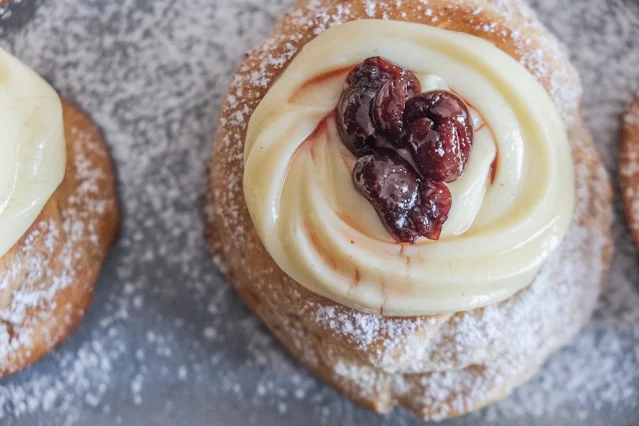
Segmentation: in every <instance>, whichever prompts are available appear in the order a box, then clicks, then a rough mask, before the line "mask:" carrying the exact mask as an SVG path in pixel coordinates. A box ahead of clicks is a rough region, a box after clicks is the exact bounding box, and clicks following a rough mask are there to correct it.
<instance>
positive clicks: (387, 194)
mask: <svg viewBox="0 0 639 426" xmlns="http://www.w3.org/2000/svg"><path fill="white" fill-rule="evenodd" d="M353 182H354V184H355V188H356V189H357V190H358V191H359V192H360V193H361V194H362V195H364V197H366V199H367V200H368V201H369V202H370V203H371V204H372V205H373V207H374V208H375V210H376V211H377V214H378V215H379V216H380V218H381V219H382V221H383V222H384V224H385V225H386V228H387V229H388V231H389V232H390V233H391V234H392V235H394V236H395V237H396V238H397V239H398V240H399V241H400V242H402V243H411V244H412V243H414V242H415V240H416V239H417V238H419V237H420V236H423V237H426V238H429V239H439V236H440V234H441V230H442V226H443V225H444V222H445V221H446V219H448V212H449V211H450V207H451V204H452V197H451V195H450V192H449V191H448V188H447V187H446V185H444V184H443V183H441V182H433V181H430V180H426V181H423V182H422V181H420V179H419V178H418V176H417V174H416V173H415V171H414V170H413V168H412V167H411V165H410V164H409V163H408V162H407V161H406V160H404V159H403V158H402V157H401V156H399V155H398V154H397V153H395V152H394V151H392V150H388V149H383V150H381V149H380V150H377V152H375V153H374V154H370V155H366V156H363V157H361V158H360V159H359V160H357V163H356V164H355V169H354V170H353Z"/></svg>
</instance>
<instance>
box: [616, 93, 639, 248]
mask: <svg viewBox="0 0 639 426" xmlns="http://www.w3.org/2000/svg"><path fill="white" fill-rule="evenodd" d="M619 186H620V187H621V199H622V200H623V206H624V212H625V214H626V219H627V220H628V225H629V226H630V231H631V233H632V237H633V238H634V240H635V244H637V245H638V246H639V96H637V97H636V98H634V100H633V101H632V102H631V103H630V105H628V108H627V110H626V112H625V113H624V115H623V122H622V124H621V153H620V165H619Z"/></svg>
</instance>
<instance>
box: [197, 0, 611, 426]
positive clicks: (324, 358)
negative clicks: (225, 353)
mask: <svg viewBox="0 0 639 426" xmlns="http://www.w3.org/2000/svg"><path fill="white" fill-rule="evenodd" d="M581 92H582V88H581V85H580V82H579V78H578V75H577V73H576V71H575V69H574V68H573V66H572V65H571V64H570V63H569V61H568V58H567V55H566V54H565V52H564V51H563V50H562V48H561V47H560V46H559V45H558V43H557V41H556V40H555V38H554V37H553V36H552V35H551V34H550V33H549V32H548V31H547V30H546V29H545V28H544V27H542V26H541V25H540V24H539V22H538V21H537V18H536V17H535V15H534V13H533V12H532V11H531V10H530V9H529V8H528V7H527V6H526V5H525V4H524V3H522V2H519V1H474V0H473V1H471V0H467V1H461V0H460V1H454V2H451V1H449V0H446V1H437V0H429V1H428V2H423V1H420V0H403V1H399V2H398V1H394V0H393V1H391V0H388V1H375V2H371V1H365V0H347V1H332V0H319V1H318V0H313V1H310V0H308V1H307V0H302V1H300V2H298V3H297V5H296V6H294V7H293V8H292V9H291V10H290V11H289V12H288V13H287V14H286V16H285V17H284V18H283V19H282V21H280V23H279V24H278V25H277V27H276V29H275V31H274V33H273V34H272V35H271V36H270V37H269V38H268V39H267V40H266V41H265V42H264V43H262V44H261V45H260V46H258V47H257V48H256V49H254V50H252V51H251V52H250V53H249V54H248V55H247V57H246V59H245V61H244V62H243V63H242V64H241V65H240V67H239V69H238V71H237V74H236V76H235V79H234V80H233V83H232V85H231V88H230V90H229V94H228V96H227V99H226V102H225V103H224V106H223V109H222V112H221V119H220V124H219V129H218V133H217V135H216V138H215V150H214V155H213V159H212V162H211V176H210V181H211V184H210V185H211V187H210V191H209V198H208V203H209V206H208V212H209V226H208V229H209V234H210V235H209V240H210V244H211V246H212V248H213V251H214V254H215V260H216V261H217V263H218V264H219V265H220V267H221V269H222V270H223V271H224V272H225V273H226V275H227V276H228V279H229V281H230V283H231V284H232V285H233V287H234V288H235V290H236V291H237V293H238V294H239V295H240V297H241V298H242V299H243V300H244V302H245V303H246V304H247V306H248V307H249V308H250V309H251V310H252V311H254V312H255V313H256V314H257V315H258V316H259V317H260V318H261V319H262V320H263V321H264V323H265V324H266V325H267V326H268V327H269V328H270V329H271V330H272V331H273V333H274V334H275V335H276V336H277V337H278V339H279V340H280V341H281V342H282V344H283V345H284V346H285V347H286V348H287V349H288V350H289V351H290V352H291V353H292V354H293V356H294V357H296V358H297V359H298V360H299V361H300V362H301V363H302V364H304V365H305V366H306V367H307V368H308V369H309V370H310V371H312V372H313V373H314V374H316V375H317V376H319V377H321V378H323V379H324V380H326V381H327V382H328V383H330V384H331V385H332V386H334V387H335V388H336V389H337V390H339V391H340V392H342V393H343V394H344V395H346V396H347V397H349V398H351V399H352V400H354V401H355V402H357V403H359V404H361V405H364V406H366V407H368V408H370V409H373V410H375V411H378V412H387V411H390V410H391V409H392V408H393V407H396V406H403V407H405V408H407V409H409V410H411V411H413V412H415V413H416V414H418V415H419V416H421V417H423V418H425V419H443V418H446V417H451V416H457V415H461V414H464V413H466V412H468V411H471V410H474V409H477V408H479V407H482V406H484V405H486V404H489V403H491V402H494V401H497V400H499V399H501V398H504V397H505V396H506V395H508V394H509V393H510V392H511V391H512V390H513V389H514V388H515V387H516V386H518V385H520V384H521V383H523V382H524V381H526V380H527V379H529V378H530V377H531V376H532V375H534V374H535V372H536V371H537V370H538V369H539V367H540V366H541V364H543V362H544V361H545V360H546V359H547V358H548V356H549V355H550V354H552V353H553V352H554V351H556V350H557V349H558V348H560V347H561V346H563V345H565V344H566V343H567V342H568V341H569V340H570V339H571V338H572V337H573V336H574V335H575V333H577V331H578V330H579V329H580V327H581V326H582V325H583V324H584V323H585V322H587V321H588V319H589V317H590V315H591V313H592V311H593V309H594V307H595V303H596V301H597V298H598V295H599V293H600V290H601V288H602V284H603V280H604V278H605V275H606V273H607V270H608V267H609V265H610V259H611V252H612V248H611V236H610V225H611V220H612V212H611V205H610V203H611V201H610V199H611V190H610V185H609V181H608V178H607V176H606V173H605V170H604V167H603V165H602V163H601V161H600V159H599V157H598V155H597V152H596V149H595V146H594V144H593V141H592V137H591V135H590V133H589V131H588V128H587V126H586V124H585V123H584V120H583V117H582V115H581V111H580V102H581Z"/></svg>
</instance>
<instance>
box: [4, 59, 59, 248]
mask: <svg viewBox="0 0 639 426" xmlns="http://www.w3.org/2000/svg"><path fill="white" fill-rule="evenodd" d="M0 129H1V130H0V256H2V255H4V254H5V253H6V252H7V251H9V249H11V247H12V246H13V245H14V244H15V243H16V242H17V241H18V240H19V239H20V238H21V237H22V235H24V233H25V232H26V231H27V230H28V229H29V227H30V226H31V225H32V224H33V222H34V221H35V220H36V218H37V217H38V215H39V214H40V212H41V211H42V208H43V207H44V205H45V204H46V203H47V201H48V200H49V198H51V195H52V194H53V192H54V191H55V190H56V188H57V187H58V186H59V185H60V183H61V182H62V179H63V178H64V171H65V166H66V148H65V141H64V124H63V121H62V103H61V101H60V97H59V96H58V94H57V93H56V91H55V90H53V88H52V87H51V86H50V85H49V84H48V83H47V82H46V81H44V80H43V79H42V78H41V77H40V76H39V75H37V74H36V73H35V72H33V71H32V70H31V69H29V68H28V67H27V66H26V65H24V64H23V63H22V62H20V61H19V60H18V59H16V58H15V57H14V56H12V55H10V54H9V53H7V52H6V51H4V50H2V49H1V48H0Z"/></svg>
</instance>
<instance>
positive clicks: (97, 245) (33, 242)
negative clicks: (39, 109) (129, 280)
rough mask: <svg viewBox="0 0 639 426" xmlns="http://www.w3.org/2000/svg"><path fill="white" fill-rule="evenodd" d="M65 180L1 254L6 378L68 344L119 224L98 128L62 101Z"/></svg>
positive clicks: (0, 334) (0, 324) (0, 336)
mask: <svg viewBox="0 0 639 426" xmlns="http://www.w3.org/2000/svg"><path fill="white" fill-rule="evenodd" d="M62 108H63V119H64V136H65V139H66V147H67V165H66V172H65V176H64V180H63V181H62V183H61V184H60V186H59V187H58V189H57V190H56V191H55V192H54V193H53V195H52V196H51V198H50V199H49V201H48V202H47V204H46V205H45V207H44V209H43V210H42V212H41V213H40V215H39V216H38V218H37V220H36V221H35V222H34V223H33V224H32V225H31V227H30V228H29V230H28V231H27V232H26V233H25V234H24V235H23V236H22V238H21V239H20V240H19V241H18V242H17V243H16V244H15V245H14V246H13V247H12V248H11V250H9V252H7V253H6V254H5V255H4V256H2V257H1V258H0V376H6V375H8V374H12V373H15V372H17V371H18V370H20V369H22V368H24V367H26V366H27V365H29V364H31V363H32V362H34V361H36V360H38V359H39V358H41V357H43V356H44V355H46V354H47V353H48V352H49V351H51V350H52V349H53V348H54V347H55V346H56V345H57V344H59V343H60V342H62V341H63V340H64V339H65V338H66V337H67V336H68V335H69V334H70V333H71V332H72V331H73V329H75V327H76V326H77V325H78V323H79V321H80V319H81V318H82V316H83V315H84V312H85V310H86V309H87V307H88V305H89V302H90V301H91V296H92V294H93V285H94V283H95V281H96V279H97V276H98V273H99V272H100V268H101V266H102V261H103V260H104V257H105V256H106V253H107V250H108V248H109V247H110V246H111V244H112V243H113V240H114V238H115V235H116V232H117V227H118V208H117V202H116V195H115V180H114V175H113V168H112V166H111V159H110V157H109V153H108V151H107V148H106V145H105V144H104V140H103V138H102V135H101V134H100V132H99V130H98V129H97V128H96V127H95V125H94V124H93V123H92V122H91V121H90V120H89V118H88V117H87V116H86V115H84V114H83V113H82V112H81V111H80V110H79V109H78V108H76V107H75V106H73V105H71V104H70V103H69V102H67V101H65V100H63V102H62Z"/></svg>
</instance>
